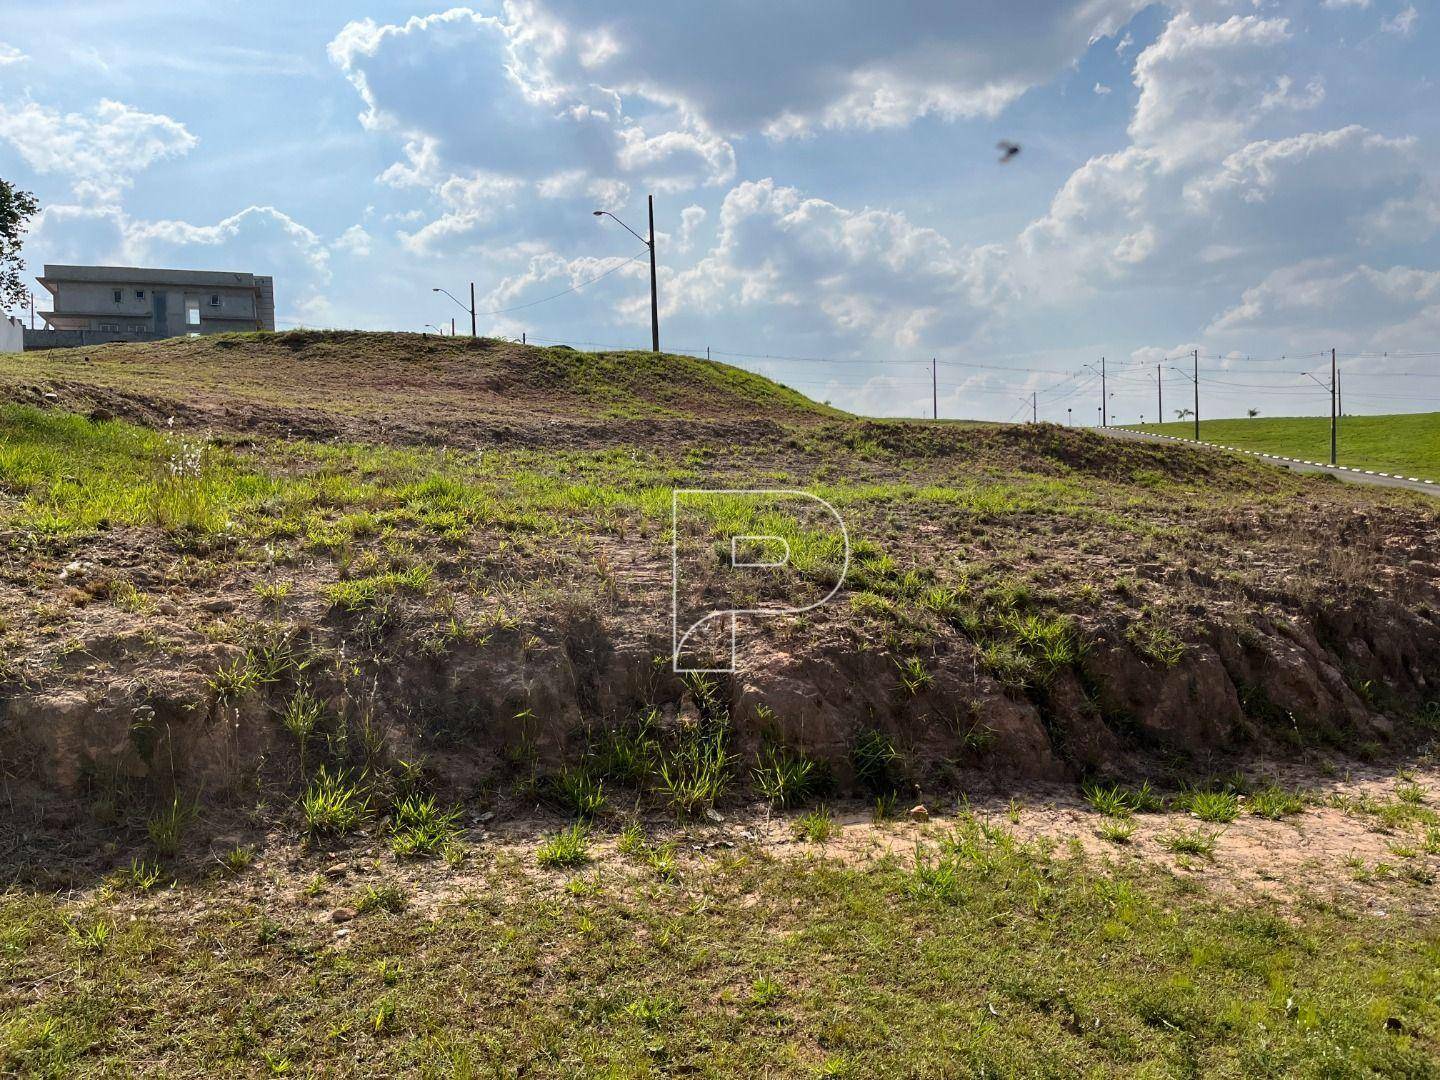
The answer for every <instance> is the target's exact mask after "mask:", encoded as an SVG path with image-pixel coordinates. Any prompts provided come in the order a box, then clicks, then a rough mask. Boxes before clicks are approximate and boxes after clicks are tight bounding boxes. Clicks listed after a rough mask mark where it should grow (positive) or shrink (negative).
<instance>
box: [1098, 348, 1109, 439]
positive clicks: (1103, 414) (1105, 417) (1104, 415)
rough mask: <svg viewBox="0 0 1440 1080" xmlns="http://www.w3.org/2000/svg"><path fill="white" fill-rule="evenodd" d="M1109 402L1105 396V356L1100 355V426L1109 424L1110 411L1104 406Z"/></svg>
mask: <svg viewBox="0 0 1440 1080" xmlns="http://www.w3.org/2000/svg"><path fill="white" fill-rule="evenodd" d="M1108 405H1109V402H1108V401H1107V400H1106V398H1105V358H1104V357H1103V356H1102V357H1100V426H1101V427H1109V426H1110V413H1109V411H1108V409H1107V408H1106V406H1108Z"/></svg>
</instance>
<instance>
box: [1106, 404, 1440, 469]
mask: <svg viewBox="0 0 1440 1080" xmlns="http://www.w3.org/2000/svg"><path fill="white" fill-rule="evenodd" d="M1134 430H1136V431H1150V432H1158V433H1159V434H1162V435H1175V436H1178V437H1180V438H1184V439H1189V438H1193V437H1194V432H1195V425H1194V423H1193V422H1185V423H1174V424H1146V425H1144V426H1143V427H1136V428H1135V429H1134ZM1200 438H1201V439H1203V440H1205V441H1206V442H1217V443H1224V444H1225V445H1226V446H1239V447H1243V448H1244V449H1246V450H1259V451H1261V452H1262V453H1266V454H1279V455H1282V456H1285V457H1298V458H1305V459H1307V460H1310V461H1321V462H1328V461H1329V460H1330V418H1329V417H1328V416H1325V417H1317V416H1272V417H1256V418H1255V419H1253V420H1251V419H1245V420H1202V421H1201V422H1200ZM1338 463H1339V464H1341V465H1351V466H1353V467H1355V468H1357V469H1374V470H1376V471H1377V472H1387V473H1398V474H1401V475H1403V476H1415V477H1419V478H1420V479H1422V480H1440V413H1398V414H1395V415H1393V416H1345V417H1342V418H1341V420H1340V441H1339V455H1338Z"/></svg>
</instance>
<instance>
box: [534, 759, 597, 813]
mask: <svg viewBox="0 0 1440 1080" xmlns="http://www.w3.org/2000/svg"><path fill="white" fill-rule="evenodd" d="M545 790H546V793H547V795H548V796H549V798H550V800H551V801H552V802H554V803H556V804H557V805H558V806H559V807H561V809H563V810H565V811H566V812H567V813H570V814H574V815H575V816H576V817H579V818H585V819H587V820H588V819H589V818H593V817H595V816H596V815H597V814H599V813H600V812H601V811H602V810H604V809H605V803H606V798H605V781H603V780H601V779H600V778H599V777H597V776H595V775H594V773H592V772H591V770H590V769H589V768H588V767H586V766H584V765H579V766H573V765H567V766H565V767H564V768H562V769H561V770H560V771H559V772H557V773H555V774H554V775H552V776H550V777H549V778H548V779H547V780H546V782H545Z"/></svg>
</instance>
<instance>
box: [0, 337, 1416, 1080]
mask: <svg viewBox="0 0 1440 1080" xmlns="http://www.w3.org/2000/svg"><path fill="white" fill-rule="evenodd" d="M166 350H174V352H173V353H171V352H167V351H166ZM169 356H173V357H175V358H177V359H178V362H177V363H176V364H175V365H172V366H167V365H166V364H164V363H163V362H162V358H163V357H169ZM239 357H243V358H245V362H244V363H239V362H238V360H237V358H239ZM0 373H3V374H0V386H3V390H0V402H3V403H0V649H3V652H0V779H3V796H4V806H5V808H6V813H4V814H0V880H4V881H5V882H6V883H7V884H8V885H9V886H10V888H9V889H8V891H6V892H4V893H3V894H0V1072H5V1073H7V1074H8V1073H12V1072H13V1073H39V1074H49V1075H71V1074H76V1073H93V1074H114V1073H117V1072H118V1073H131V1072H163V1073H165V1074H167V1075H176V1076H180V1075H213V1074H214V1072H215V1071H216V1065H217V1063H221V1066H220V1067H221V1068H224V1069H226V1070H227V1071H232V1072H236V1073H242V1074H264V1073H270V1074H285V1073H304V1072H310V1073H315V1074H323V1075H376V1074H391V1073H420V1074H430V1075H472V1074H477V1073H479V1074H484V1073H487V1072H494V1073H498V1074H500V1075H504V1074H506V1072H507V1070H508V1072H509V1073H510V1074H516V1073H524V1074H525V1075H541V1076H553V1075H577V1074H581V1075H583V1074H593V1073H596V1072H602V1073H609V1074H617V1075H651V1074H666V1073H668V1074H676V1073H690V1074H694V1075H711V1076H734V1075H762V1074H765V1073H767V1072H768V1073H769V1074H770V1075H775V1076H814V1075H829V1076H872V1075H912V1074H914V1075H925V1074H927V1073H928V1074H951V1073H954V1074H986V1073H988V1074H996V1073H1000V1074H1015V1075H1036V1074H1055V1075H1073V1074H1075V1073H1080V1072H1092V1073H1096V1074H1100V1073H1106V1074H1108V1073H1116V1072H1131V1073H1146V1072H1148V1073H1150V1074H1155V1075H1171V1074H1176V1073H1181V1072H1188V1073H1201V1072H1204V1073H1209V1074H1215V1075H1235V1076H1251V1075H1256V1074H1258V1073H1263V1072H1267V1071H1268V1072H1269V1073H1270V1074H1273V1075H1306V1074H1309V1075H1350V1074H1354V1075H1366V1074H1375V1073H1379V1074H1405V1075H1427V1074H1429V1073H1431V1072H1433V1064H1434V1061H1435V1060H1436V1049H1437V1041H1436V1032H1437V1030H1440V1016H1437V1013H1436V1008H1435V1002H1436V1000H1437V999H1436V992H1435V988H1436V986H1437V985H1440V947H1437V942H1436V938H1435V932H1434V927H1433V912H1434V908H1435V904H1434V888H1435V885H1434V882H1435V875H1436V869H1437V867H1440V812H1437V811H1436V809H1435V808H1434V801H1435V796H1434V795H1433V794H1432V791H1433V789H1434V787H1435V786H1436V784H1437V783H1440V773H1437V772H1436V770H1435V761H1434V749H1435V744H1434V740H1435V738H1436V735H1437V733H1440V687H1437V683H1436V672H1437V670H1440V508H1437V505H1436V503H1435V502H1434V501H1433V500H1427V499H1424V498H1423V497H1419V496H1413V495H1410V494H1407V493H1403V492H1388V491H1378V490H1367V489H1357V488H1352V487H1348V486H1345V485H1341V484H1339V483H1336V482H1333V481H1328V480H1324V479H1319V478H1309V477H1300V476H1295V475H1290V474H1287V473H1285V472H1282V471H1281V470H1278V469H1273V468H1269V467H1266V466H1263V465H1260V464H1258V463H1254V462H1251V461H1248V460H1238V459H1232V458H1230V457H1228V456H1224V455H1217V454H1213V453H1196V452H1193V451H1189V450H1187V449H1185V448H1184V447H1181V446H1174V445H1169V444H1165V445H1148V444H1140V443H1129V442H1120V441H1115V440H1109V439H1104V438H1101V437H1098V436H1095V435H1092V434H1090V433H1087V432H1081V431H1069V430H1064V429H1059V428H1055V427H1050V426H1043V425H1039V426H1027V427H1006V426H989V427H961V426H957V425H930V424H912V423H881V422H872V421H865V420H860V419H857V418H853V417H847V416H844V415H841V414H838V413H834V412H832V411H830V410H827V409H824V408H822V407H819V406H815V405H813V404H812V403H809V402H807V401H806V400H805V399H803V398H801V397H799V396H798V395H795V394H793V393H791V392H789V391H786V390H784V389H783V388H780V387H778V386H776V385H775V384H773V383H770V382H768V381H766V380H764V379H761V378H759V377H756V376H752V375H745V374H743V373H738V372H734V371H733V370H732V369H727V368H724V367H723V366H721V365H707V364H704V363H702V362H699V361H692V360H688V359H686V358H675V357H663V356H662V357H651V356H649V355H648V354H626V355H615V356H599V357H596V356H590V355H586V354H577V353H571V352H567V351H562V350H543V349H524V348H520V347H516V346H512V345H507V344H503V343H495V342H478V343H475V344H470V343H464V342H450V341H448V340H447V341H444V342H439V341H437V340H436V339H424V338H419V337H416V336H413V335H411V336H405V335H365V334H308V333H304V334H293V335H292V334H281V335H262V336H244V337H238V338H223V339H217V340H200V341H183V342H176V343H168V344H166V345H164V346H162V347H155V346H124V347H121V348H117V349H104V350H87V351H83V352H76V353H49V354H23V355H22V356H20V357H12V358H6V359H5V360H4V361H3V367H0ZM677 488H705V489H712V490H713V489H756V488H764V489H777V488H779V489H800V490H804V491H809V492H813V493H814V494H815V495H818V496H821V497H823V498H824V499H826V500H828V501H829V502H830V503H831V504H832V505H833V506H835V507H836V508H837V510H838V511H839V512H840V513H841V515H842V516H843V519H844V522H845V524H846V526H847V528H848V534H849V540H850V545H849V559H848V574H847V575H846V577H845V579H844V584H843V587H842V588H841V590H840V591H839V593H838V594H837V595H836V596H835V598H834V599H833V600H832V601H831V602H830V603H828V604H825V605H823V606H821V607H817V608H815V609H813V610H811V611H808V612H806V613H804V614H803V615H802V616H799V617H796V618H790V619H773V618H767V619H759V620H742V622H741V625H740V632H739V640H740V656H739V666H738V674H736V675H734V676H725V675H694V676H688V677H684V678H681V677H678V676H676V675H675V674H673V672H672V671H671V666H670V647H671V626H670V619H671V610H672V607H671V605H672V585H671V573H672V557H673V550H674V549H673V548H672V539H676V540H683V541H684V542H685V543H686V544H687V545H689V546H690V548H693V549H694V550H695V551H696V552H698V554H699V558H698V560H697V563H696V568H697V570H696V572H697V574H698V577H697V581H696V584H698V586H699V587H700V591H701V593H702V594H703V593H705V592H706V591H707V590H708V591H710V592H713V593H715V594H717V595H721V596H724V597H727V598H730V599H734V600H739V601H743V602H742V603H736V604H734V605H733V606H743V607H750V606H755V605H757V604H759V603H762V602H776V601H779V602H784V601H785V600H787V599H789V598H791V597H793V596H794V595H795V594H796V593H797V592H800V591H803V590H805V589H807V588H813V587H815V586H816V584H817V583H820V584H822V585H823V584H824V583H826V582H828V581H830V580H832V579H833V578H835V577H837V576H838V575H839V573H840V570H841V567H842V566H844V565H846V562H847V560H846V549H845V547H844V545H843V544H841V543H839V542H838V541H837V540H836V538H835V536H833V535H830V534H827V533H825V532H823V531H820V530H818V529H817V528H815V527H814V526H813V525H812V524H811V523H809V522H807V521H805V520H801V519H799V518H796V519H794V520H786V519H785V518H784V517H783V515H779V514H776V513H774V512H772V511H771V510H767V509H766V508H765V507H764V506H763V504H755V503H751V502H747V501H745V499H743V498H741V497H733V498H732V497H729V496H727V497H724V498H722V499H720V500H717V501H716V502H715V503H714V504H713V505H712V506H710V507H709V510H708V514H709V517H708V518H707V517H705V516H704V515H702V516H700V517H699V518H697V519H695V520H690V519H686V520H685V521H684V522H683V523H682V528H681V530H679V531H680V534H681V535H680V536H679V537H673V538H672V535H671V533H672V518H671V513H672V497H673V496H672V493H673V491H674V490H675V489H677ZM736 535H747V536H780V537H781V538H782V539H784V540H785V541H786V543H787V544H788V545H789V551H790V552H791V553H792V555H793V559H792V561H791V562H790V563H789V564H787V565H785V566H782V567H777V568H774V569H770V570H764V571H759V572H751V573H749V574H748V575H745V576H743V577H742V578H741V580H740V582H739V583H738V585H737V583H736V582H735V580H733V575H731V574H730V573H729V571H728V570H727V567H726V563H727V560H730V559H731V558H732V547H731V545H730V540H731V538H733V537H734V536H736ZM687 550H688V548H687ZM737 589H738V590H740V591H736V590H737ZM727 590H728V591H727ZM1357 758H1361V759H1369V760H1371V761H1374V762H1379V763H1382V764H1383V768H1382V765H1381V764H1377V765H1374V766H1373V768H1372V769H1371V772H1369V773H1366V774H1364V775H1365V776H1367V777H1368V779H1366V780H1364V781H1363V782H1352V779H1351V778H1352V776H1353V775H1354V773H1356V772H1359V771H1360V770H1359V768H1358V767H1357V766H1356V765H1355V759H1357ZM1377 777H1378V779H1377ZM1302 778H1303V779H1302ZM1056 784H1059V785H1061V787H1060V788H1058V789H1057V788H1056V787H1055V786H1054V785H1056ZM1047 785H1048V786H1047ZM1057 790H1059V791H1062V792H1063V791H1068V792H1069V796H1068V798H1067V797H1065V796H1063V795H1062V796H1056V795H1055V792H1056V791H1057ZM971 792H974V793H975V795H976V805H977V806H979V805H981V800H982V798H983V800H984V804H983V805H984V808H985V810H986V811H988V812H977V811H976V809H975V808H972V807H971V805H970V804H969V803H968V801H967V798H966V795H967V794H968V793H971ZM862 799H863V802H862V801H860V800H862ZM847 800H848V801H847ZM919 800H923V801H924V802H925V804H926V805H927V807H928V810H925V811H923V812H922V811H920V810H919V809H918V808H917V810H916V811H915V813H914V815H913V817H914V820H907V811H908V810H909V809H910V808H911V807H912V805H913V804H914V803H915V802H917V801H919ZM1041 800H1043V801H1045V802H1046V803H1049V804H1051V805H1048V806H1037V805H1035V804H1036V803H1038V802H1040V801H1041ZM825 803H828V804H830V805H831V806H835V807H848V808H849V811H848V812H846V813H841V814H840V815H839V816H837V815H836V814H834V813H832V812H831V811H829V810H826V809H825V808H824V804H825ZM862 808H863V809H862ZM772 809H773V810H775V811H780V810H784V811H785V812H786V813H787V814H791V815H792V818H791V819H787V820H784V822H783V824H777V821H776V820H775V819H772V818H771V816H770V815H771V810H772ZM801 809H803V810H804V813H803V814H802V813H800V812H799V811H800V810H801ZM872 816H873V817H874V818H876V819H877V820H878V824H876V825H874V826H871V825H870V824H869V819H870V818H871V817H872ZM896 817H899V818H900V819H901V821H899V822H896V821H894V820H893V819H894V818H896ZM927 817H928V818H930V819H931V820H929V821H926V820H924V819H925V818H927ZM717 819H720V820H717ZM1272 853H1273V854H1272ZM1272 886H1273V888H1272ZM1237 893H1238V894H1241V899H1239V900H1238V901H1237V900H1236V899H1235V894H1237Z"/></svg>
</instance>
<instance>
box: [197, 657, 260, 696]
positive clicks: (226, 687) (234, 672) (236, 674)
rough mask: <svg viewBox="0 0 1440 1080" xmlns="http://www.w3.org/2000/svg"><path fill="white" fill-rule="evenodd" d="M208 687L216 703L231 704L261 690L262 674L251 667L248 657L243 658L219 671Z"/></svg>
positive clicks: (210, 680)
mask: <svg viewBox="0 0 1440 1080" xmlns="http://www.w3.org/2000/svg"><path fill="white" fill-rule="evenodd" d="M208 685H209V687H210V693H211V694H212V695H214V697H215V700H216V701H218V702H220V703H221V704H230V703H233V702H236V701H239V700H240V699H241V698H243V697H245V696H246V695H247V694H250V693H251V692H253V691H255V690H257V689H259V688H260V685H261V679H260V673H259V672H258V671H256V670H255V668H254V666H252V665H251V663H250V657H249V656H248V655H246V656H241V657H238V658H236V659H235V660H234V661H233V662H232V663H230V664H227V665H225V666H224V667H221V668H219V669H217V670H216V672H215V674H214V675H211V676H210V678H209V680H208Z"/></svg>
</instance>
